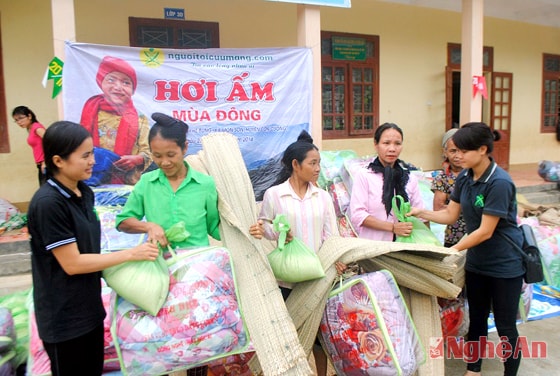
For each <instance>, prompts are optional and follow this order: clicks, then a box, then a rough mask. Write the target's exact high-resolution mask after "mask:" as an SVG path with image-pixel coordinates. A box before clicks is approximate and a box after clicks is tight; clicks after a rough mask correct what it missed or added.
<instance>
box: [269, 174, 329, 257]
mask: <svg viewBox="0 0 560 376" xmlns="http://www.w3.org/2000/svg"><path fill="white" fill-rule="evenodd" d="M277 214H284V215H285V216H286V219H287V220H288V223H289V224H290V229H291V231H292V235H293V236H295V237H297V238H299V239H301V240H302V241H303V242H304V243H305V244H306V245H307V246H308V247H309V248H310V249H312V250H314V251H315V252H317V250H319V248H320V247H321V244H323V241H325V239H327V238H328V237H329V236H331V235H339V232H338V227H337V224H336V215H335V212H334V205H333V202H332V199H331V198H330V196H329V194H328V193H327V192H326V191H324V190H323V189H320V188H318V187H316V186H314V185H313V184H311V183H309V185H308V187H307V192H305V196H304V197H303V198H300V197H299V196H298V195H297V194H296V193H295V191H294V190H293V188H292V185H291V184H290V181H289V180H286V181H285V182H284V183H281V184H278V185H275V186H273V187H271V188H269V189H267V190H266V192H265V193H264V197H263V202H262V206H261V212H260V215H259V217H260V218H266V219H270V220H273V219H274V218H275V217H276V215H277ZM264 230H265V233H264V236H265V237H266V238H267V239H271V240H275V239H278V233H276V232H274V230H273V228H272V225H271V224H270V223H268V222H267V221H265V223H264Z"/></svg>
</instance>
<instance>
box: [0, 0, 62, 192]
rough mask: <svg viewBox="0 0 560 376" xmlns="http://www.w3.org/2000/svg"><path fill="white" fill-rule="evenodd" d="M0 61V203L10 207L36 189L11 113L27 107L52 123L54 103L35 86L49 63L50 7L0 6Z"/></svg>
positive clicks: (33, 2) (35, 1)
mask: <svg viewBox="0 0 560 376" xmlns="http://www.w3.org/2000/svg"><path fill="white" fill-rule="evenodd" d="M0 24H1V27H2V56H3V64H4V84H5V92H6V108H7V114H6V116H7V119H8V132H9V142H10V150H11V152H10V153H0V197H1V198H4V199H7V200H9V201H11V202H24V201H28V200H29V199H30V198H31V196H32V195H33V192H34V191H35V190H36V189H37V187H38V181H37V168H36V167H35V162H34V160H33V154H32V152H31V148H30V147H29V145H27V141H26V139H27V131H25V130H24V129H21V128H20V127H18V126H17V125H16V124H15V123H14V122H13V120H12V116H11V114H12V109H13V108H14V107H16V106H19V105H26V106H28V107H30V108H31V109H32V110H33V112H35V114H36V115H37V118H38V120H39V121H40V122H41V123H43V124H45V125H48V124H50V123H52V122H53V121H55V120H57V119H56V116H57V110H56V108H57V107H56V102H55V101H53V100H52V99H51V94H52V89H51V88H52V83H49V86H48V87H47V89H45V88H43V86H42V85H41V80H42V79H43V75H44V73H45V69H46V68H47V65H48V63H49V61H50V60H51V59H52V58H53V52H52V45H53V42H52V32H51V26H50V25H51V11H50V2H49V1H44V0H26V1H7V0H2V1H0Z"/></svg>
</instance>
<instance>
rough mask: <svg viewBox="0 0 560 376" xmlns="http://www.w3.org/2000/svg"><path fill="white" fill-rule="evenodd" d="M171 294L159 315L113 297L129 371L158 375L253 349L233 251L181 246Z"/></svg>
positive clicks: (124, 363) (123, 367) (121, 351)
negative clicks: (238, 285) (233, 262)
mask: <svg viewBox="0 0 560 376" xmlns="http://www.w3.org/2000/svg"><path fill="white" fill-rule="evenodd" d="M168 261H169V263H170V265H169V274H170V284H169V294H168V296H167V300H166V302H165V303H164V305H163V307H162V308H161V310H160V311H159V312H158V314H157V316H152V315H150V314H148V313H147V312H145V311H143V310H141V309H140V308H138V307H137V306H135V305H134V304H132V303H130V302H127V301H126V300H124V299H122V298H116V300H115V302H116V303H115V307H114V308H115V319H114V321H113V324H112V327H111V331H112V333H113V338H115V339H116V342H117V346H116V348H117V352H118V354H119V360H120V363H121V370H122V372H123V374H124V375H125V376H126V375H159V374H164V373H171V372H174V371H179V370H183V369H188V368H192V367H196V366H199V365H202V364H206V363H208V362H210V361H212V360H215V359H218V358H221V357H226V356H230V355H233V354H238V353H243V352H246V351H251V350H253V349H252V348H251V347H250V342H249V335H248V332H247V330H246V327H245V323H244V321H243V319H242V315H241V308H240V306H239V304H238V301H239V300H238V297H237V292H236V285H235V277H234V270H233V266H232V263H231V257H230V253H229V251H228V250H227V249H225V248H221V247H204V248H194V249H190V250H177V255H176V256H175V257H174V258H173V259H170V260H168Z"/></svg>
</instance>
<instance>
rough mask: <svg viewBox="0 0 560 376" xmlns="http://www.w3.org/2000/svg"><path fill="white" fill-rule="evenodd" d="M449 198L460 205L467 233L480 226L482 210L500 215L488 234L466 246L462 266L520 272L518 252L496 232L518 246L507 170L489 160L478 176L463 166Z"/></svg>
mask: <svg viewBox="0 0 560 376" xmlns="http://www.w3.org/2000/svg"><path fill="white" fill-rule="evenodd" d="M450 199H451V200H453V201H455V202H457V203H459V204H460V205H461V211H462V213H463V217H464V218H465V222H466V224H467V231H468V232H469V233H471V232H473V231H475V230H476V229H478V228H479V227H480V223H481V222H482V215H483V214H488V215H492V216H495V217H499V218H500V219H499V221H498V224H497V226H496V229H495V230H494V233H493V234H492V237H490V239H488V240H486V241H483V242H482V243H480V244H478V245H476V246H474V247H472V248H470V249H469V250H468V253H467V261H466V264H465V269H466V270H468V271H471V272H475V273H479V274H484V275H489V276H491V277H497V278H514V277H518V276H520V275H522V274H523V273H524V271H523V264H522V259H521V255H519V253H518V252H517V251H515V250H514V249H513V248H512V247H511V245H510V244H509V243H508V242H507V241H506V240H505V239H504V238H503V237H502V236H501V235H499V234H500V233H501V234H503V235H505V236H508V237H509V238H510V239H511V240H513V241H514V242H515V243H516V244H518V245H519V246H521V244H522V242H523V238H522V233H521V230H520V229H519V228H518V225H517V201H516V190H515V185H514V184H513V181H512V180H511V177H510V176H509V175H508V173H507V172H506V171H504V170H503V169H502V168H501V167H499V166H498V165H497V164H496V162H494V161H493V160H492V162H491V163H490V166H488V168H487V169H486V171H484V173H483V174H482V176H481V177H480V178H479V179H478V180H474V179H473V171H472V169H468V170H463V171H462V172H461V173H460V174H459V176H458V177H457V181H456V183H455V189H454V190H453V192H452V193H451V197H450Z"/></svg>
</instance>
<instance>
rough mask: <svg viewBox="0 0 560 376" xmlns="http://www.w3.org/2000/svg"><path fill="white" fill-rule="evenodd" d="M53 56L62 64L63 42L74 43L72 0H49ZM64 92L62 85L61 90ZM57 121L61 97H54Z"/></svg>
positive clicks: (60, 111)
mask: <svg viewBox="0 0 560 376" xmlns="http://www.w3.org/2000/svg"><path fill="white" fill-rule="evenodd" d="M51 8H52V9H51V10H52V30H53V47H54V56H56V57H58V58H59V59H60V60H62V61H63V62H64V58H65V53H64V48H65V41H67V40H68V41H76V19H75V15H74V0H51ZM62 90H64V83H63V88H62ZM56 100H57V106H58V119H59V120H63V119H64V107H63V102H62V95H61V94H59V95H58V96H57V97H56Z"/></svg>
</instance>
